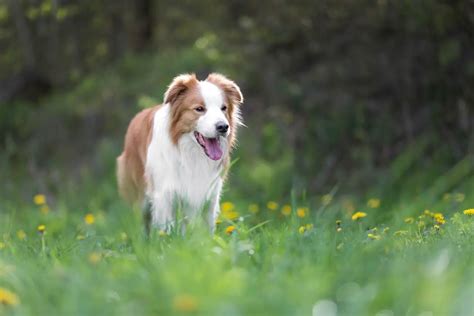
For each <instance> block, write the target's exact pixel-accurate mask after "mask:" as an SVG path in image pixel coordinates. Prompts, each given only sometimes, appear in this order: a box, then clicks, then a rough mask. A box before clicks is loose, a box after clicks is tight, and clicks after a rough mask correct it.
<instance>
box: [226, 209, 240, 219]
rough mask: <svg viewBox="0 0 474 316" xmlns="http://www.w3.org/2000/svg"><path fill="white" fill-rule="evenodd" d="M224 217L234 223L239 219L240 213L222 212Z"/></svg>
mask: <svg viewBox="0 0 474 316" xmlns="http://www.w3.org/2000/svg"><path fill="white" fill-rule="evenodd" d="M222 217H224V218H225V219H227V220H230V221H233V220H235V219H237V218H238V217H239V212H236V211H225V212H222Z"/></svg>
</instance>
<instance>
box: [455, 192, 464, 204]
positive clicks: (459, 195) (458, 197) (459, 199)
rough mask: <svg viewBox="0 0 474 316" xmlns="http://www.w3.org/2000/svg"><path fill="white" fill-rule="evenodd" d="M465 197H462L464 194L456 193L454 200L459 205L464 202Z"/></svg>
mask: <svg viewBox="0 0 474 316" xmlns="http://www.w3.org/2000/svg"><path fill="white" fill-rule="evenodd" d="M465 197H466V196H465V195H464V193H456V194H455V195H454V200H455V201H456V202H458V203H461V202H462V201H464V199H465Z"/></svg>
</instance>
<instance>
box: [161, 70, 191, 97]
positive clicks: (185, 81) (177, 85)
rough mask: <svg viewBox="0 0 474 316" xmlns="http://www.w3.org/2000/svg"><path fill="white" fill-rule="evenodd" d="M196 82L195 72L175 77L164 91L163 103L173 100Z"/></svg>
mask: <svg viewBox="0 0 474 316" xmlns="http://www.w3.org/2000/svg"><path fill="white" fill-rule="evenodd" d="M197 83H198V81H197V79H196V75H195V74H184V75H179V76H177V77H175V78H174V79H173V81H172V82H171V84H170V85H169V87H168V90H166V92H165V99H164V100H165V103H173V102H175V101H176V99H177V98H178V97H179V96H180V95H182V94H183V93H184V92H186V90H188V89H189V88H191V87H192V86H193V85H196V84H197Z"/></svg>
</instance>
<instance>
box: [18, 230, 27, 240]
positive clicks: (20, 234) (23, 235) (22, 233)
mask: <svg viewBox="0 0 474 316" xmlns="http://www.w3.org/2000/svg"><path fill="white" fill-rule="evenodd" d="M16 237H18V239H20V240H25V239H26V233H25V231H24V230H23V229H20V230H19V231H17V232H16Z"/></svg>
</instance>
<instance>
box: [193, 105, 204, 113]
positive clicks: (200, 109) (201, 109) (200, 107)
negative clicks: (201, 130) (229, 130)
mask: <svg viewBox="0 0 474 316" xmlns="http://www.w3.org/2000/svg"><path fill="white" fill-rule="evenodd" d="M194 110H196V112H204V107H203V106H198V107H197V108H195V109H194Z"/></svg>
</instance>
